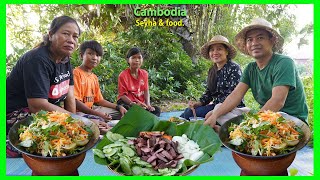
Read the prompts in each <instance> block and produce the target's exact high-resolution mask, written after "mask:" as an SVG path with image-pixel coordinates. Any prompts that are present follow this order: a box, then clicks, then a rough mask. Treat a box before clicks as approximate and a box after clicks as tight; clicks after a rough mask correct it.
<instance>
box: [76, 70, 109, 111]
mask: <svg viewBox="0 0 320 180" xmlns="http://www.w3.org/2000/svg"><path fill="white" fill-rule="evenodd" d="M73 81H74V96H75V98H76V99H77V100H79V101H81V102H83V103H84V104H85V105H87V106H88V107H89V108H92V106H93V104H94V103H95V102H99V101H101V100H102V99H103V96H102V94H101V91H100V86H99V81H98V77H97V76H96V75H95V74H93V73H92V74H90V75H88V74H87V73H86V72H85V71H83V70H82V69H80V68H79V67H76V68H75V69H74V70H73Z"/></svg>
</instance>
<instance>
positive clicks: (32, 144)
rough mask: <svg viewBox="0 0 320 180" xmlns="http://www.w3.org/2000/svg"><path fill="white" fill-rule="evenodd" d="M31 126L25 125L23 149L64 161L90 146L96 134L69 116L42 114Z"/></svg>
mask: <svg viewBox="0 0 320 180" xmlns="http://www.w3.org/2000/svg"><path fill="white" fill-rule="evenodd" d="M32 117H33V121H32V122H31V124H30V125H29V126H23V125H21V126H20V128H19V130H18V133H19V140H20V143H19V145H20V146H23V147H25V149H26V150H27V151H28V152H30V153H32V154H39V155H42V156H51V157H60V156H67V155H71V154H76V153H77V152H79V151H81V150H82V149H83V148H84V146H85V145H86V144H87V143H88V142H89V140H90V137H91V135H92V131H91V129H90V128H89V127H87V126H85V124H84V123H83V121H80V120H77V119H74V118H72V117H71V116H70V115H69V114H67V113H60V112H56V111H54V112H46V111H40V112H39V113H37V114H33V115H32Z"/></svg>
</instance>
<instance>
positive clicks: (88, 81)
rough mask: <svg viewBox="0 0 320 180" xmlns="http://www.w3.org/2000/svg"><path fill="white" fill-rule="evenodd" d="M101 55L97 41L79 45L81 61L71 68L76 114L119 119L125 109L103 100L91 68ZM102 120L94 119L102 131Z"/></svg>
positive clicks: (97, 62)
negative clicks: (78, 64)
mask: <svg viewBox="0 0 320 180" xmlns="http://www.w3.org/2000/svg"><path fill="white" fill-rule="evenodd" d="M102 55H103V49H102V46H101V45H100V44H99V43H98V42H97V41H94V40H92V41H85V42H83V43H82V44H81V45H80V57H81V59H82V60H83V61H82V64H81V65H80V66H79V67H76V68H75V69H74V70H73V78H74V96H75V98H76V108H77V111H78V114H83V113H85V114H87V117H88V118H90V119H97V120H100V121H102V122H104V121H109V120H115V119H121V117H122V116H123V115H124V114H125V113H126V112H127V110H126V109H125V108H124V107H122V106H120V105H117V104H114V103H111V102H109V101H107V100H105V99H104V98H103V96H102V94H101V91H100V86H99V81H98V77H97V76H96V75H95V74H94V73H93V72H92V69H93V68H95V67H96V66H98V65H99V63H100V60H101V57H102ZM94 104H96V105H98V106H94ZM102 122H99V121H96V123H98V124H99V125H100V130H102V131H104V130H105V129H103V127H101V126H105V123H102ZM106 128H107V127H106Z"/></svg>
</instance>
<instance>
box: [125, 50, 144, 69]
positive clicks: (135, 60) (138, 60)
mask: <svg viewBox="0 0 320 180" xmlns="http://www.w3.org/2000/svg"><path fill="white" fill-rule="evenodd" d="M142 62H143V57H142V55H141V54H140V53H138V54H135V55H132V56H130V57H129V59H128V63H129V65H130V68H131V69H138V68H140V67H141V65H142Z"/></svg>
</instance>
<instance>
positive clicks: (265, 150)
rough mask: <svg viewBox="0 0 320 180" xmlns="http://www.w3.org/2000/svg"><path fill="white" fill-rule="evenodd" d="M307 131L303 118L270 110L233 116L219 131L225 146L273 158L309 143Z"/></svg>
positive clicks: (248, 155) (294, 150) (251, 156)
mask: <svg viewBox="0 0 320 180" xmlns="http://www.w3.org/2000/svg"><path fill="white" fill-rule="evenodd" d="M310 134H311V132H310V128H309V126H308V125H307V124H306V123H305V122H304V121H302V120H300V119H298V118H294V117H292V116H290V117H289V116H288V115H287V114H286V113H282V112H279V113H275V112H271V111H265V112H261V113H256V114H253V113H247V114H244V115H241V116H238V117H235V118H233V119H231V120H229V121H227V122H226V123H225V124H223V125H222V126H221V129H220V131H219V137H220V140H221V142H222V144H223V145H224V146H225V147H227V148H229V149H230V150H232V151H233V152H235V153H237V154H240V155H242V156H245V157H250V158H258V159H273V158H274V159H276V158H280V157H284V156H288V155H290V154H292V153H295V152H296V151H298V150H300V149H301V148H303V147H304V146H305V145H306V144H307V143H308V141H309V139H310Z"/></svg>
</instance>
